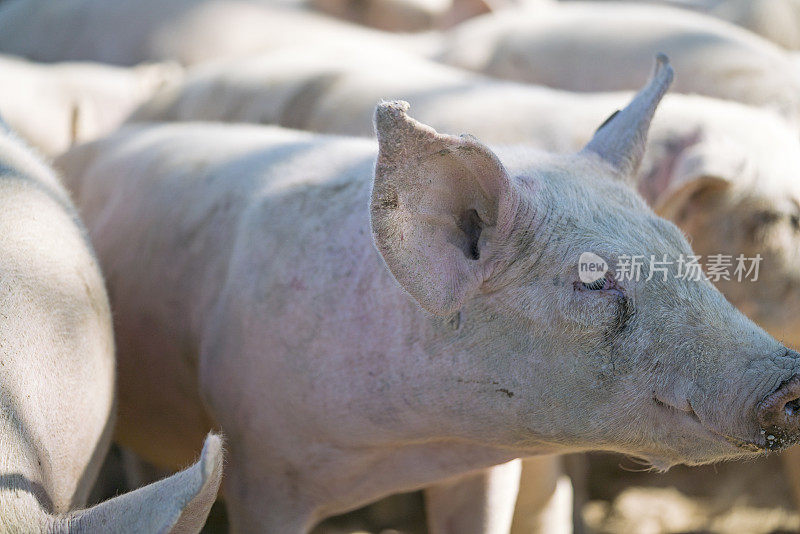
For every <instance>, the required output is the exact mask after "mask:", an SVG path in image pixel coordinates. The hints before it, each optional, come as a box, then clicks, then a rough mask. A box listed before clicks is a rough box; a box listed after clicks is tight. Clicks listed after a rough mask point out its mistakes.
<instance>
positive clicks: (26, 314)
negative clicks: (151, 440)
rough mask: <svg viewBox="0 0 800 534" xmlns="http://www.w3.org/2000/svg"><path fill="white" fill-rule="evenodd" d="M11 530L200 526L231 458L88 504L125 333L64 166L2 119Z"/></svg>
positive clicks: (1, 356) (2, 508) (0, 212)
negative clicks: (56, 169) (115, 318)
mask: <svg viewBox="0 0 800 534" xmlns="http://www.w3.org/2000/svg"><path fill="white" fill-rule="evenodd" d="M0 235H1V236H2V237H1V238H0V301H2V313H1V314H0V315H2V321H0V365H2V369H3V372H2V378H0V403H2V416H0V442H2V447H0V480H2V484H0V530H2V531H3V532H49V533H67V532H70V533H83V532H86V533H92V532H120V533H122V532H184V533H185V532H199V531H200V528H201V527H202V525H203V523H204V522H205V518H206V516H207V514H208V510H209V508H210V506H211V504H212V503H213V501H214V498H215V496H216V492H217V488H218V486H219V482H220V477H221V470H222V463H221V462H222V452H221V449H220V439H219V438H218V437H216V436H210V437H209V438H208V441H207V443H206V447H205V449H204V453H203V456H202V458H201V460H200V462H198V463H197V464H196V465H195V466H193V467H191V468H189V469H187V470H186V471H184V472H181V473H178V474H177V475H174V476H173V477H170V478H167V479H164V480H162V481H160V482H156V483H154V484H152V485H150V486H147V487H145V488H142V489H140V490H137V491H135V492H132V493H128V494H125V495H122V496H119V497H116V498H114V499H111V500H109V501H106V502H104V503H101V504H99V505H97V506H94V507H92V508H89V509H86V510H77V511H76V508H79V507H81V506H83V505H85V503H86V499H87V496H88V493H89V490H90V488H91V485H92V483H93V482H94V479H95V477H96V476H97V472H98V469H99V468H100V464H101V463H102V460H103V457H104V455H105V453H106V451H107V449H108V445H109V442H110V439H111V433H112V432H111V429H112V426H113V408H114V368H115V365H114V341H113V336H112V331H111V315H110V312H109V305H108V299H107V297H106V292H105V287H104V283H103V279H102V276H101V274H100V269H99V267H98V264H97V261H96V259H95V257H94V255H93V253H92V250H91V248H90V246H89V244H88V242H87V240H86V236H85V233H84V230H83V227H82V226H81V223H80V222H79V221H78V219H77V216H76V214H75V212H74V209H73V208H72V205H71V203H70V200H69V197H68V195H67V193H66V191H65V190H64V189H63V187H62V186H61V184H60V183H59V181H58V179H57V178H56V177H55V175H54V173H53V172H52V171H51V170H50V169H49V168H48V167H46V166H45V165H44V164H43V163H42V162H40V161H39V160H38V159H37V158H36V157H35V156H33V155H32V153H31V152H30V151H29V150H28V148H27V147H26V146H24V145H23V143H22V141H21V140H19V139H18V138H16V137H15V136H14V134H12V133H11V132H10V130H9V129H8V127H7V125H5V124H3V123H0Z"/></svg>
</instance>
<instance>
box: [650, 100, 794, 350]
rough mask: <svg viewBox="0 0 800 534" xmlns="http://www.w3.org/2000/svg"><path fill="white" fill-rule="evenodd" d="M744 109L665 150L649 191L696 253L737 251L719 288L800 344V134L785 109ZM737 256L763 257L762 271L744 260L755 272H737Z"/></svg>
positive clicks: (765, 325) (744, 309)
mask: <svg viewBox="0 0 800 534" xmlns="http://www.w3.org/2000/svg"><path fill="white" fill-rule="evenodd" d="M732 111H734V112H735V111H736V110H735V109H734V110H732ZM740 111H741V113H739V114H738V117H739V119H738V120H737V122H735V123H733V124H730V123H727V122H725V119H724V118H722V120H721V121H720V122H721V123H722V127H721V128H713V129H712V128H705V129H700V130H698V131H697V132H696V133H694V134H693V135H692V136H691V139H689V140H688V142H687V143H686V144H685V146H682V147H681V148H680V149H679V150H677V151H676V152H675V153H674V154H673V156H674V157H667V158H663V161H661V162H660V163H661V166H662V167H664V168H665V169H666V172H662V173H661V174H662V175H663V177H664V179H663V180H661V181H660V185H659V186H658V187H656V188H655V189H653V190H652V191H650V196H651V202H652V204H653V206H654V209H655V210H656V212H657V213H658V214H659V215H662V216H664V217H667V218H669V219H670V220H672V221H673V222H675V223H676V224H677V225H678V226H679V227H680V228H681V229H683V230H684V231H685V232H686V233H687V234H688V235H689V236H690V238H691V240H692V246H693V248H694V250H695V252H696V253H697V254H701V255H703V257H704V258H709V257H710V256H711V255H716V254H722V255H723V256H726V257H730V258H732V259H733V261H732V263H733V266H732V268H731V269H730V276H728V277H720V278H719V279H716V280H714V283H715V285H716V286H717V288H718V289H719V290H720V291H722V293H723V294H724V295H725V297H726V298H727V299H728V300H729V301H730V302H731V303H732V304H733V305H734V306H736V307H737V308H738V309H739V310H741V311H742V312H744V313H745V314H746V315H747V316H748V317H750V318H751V319H753V320H754V321H755V322H756V323H758V324H759V325H761V326H762V327H763V328H765V329H766V330H767V331H768V332H769V333H770V334H772V335H773V336H775V337H777V338H778V339H779V340H781V342H783V343H785V344H787V345H789V346H791V347H793V348H798V347H800V268H798V265H800V181H798V180H797V172H798V170H800V140H799V139H798V135H797V131H796V130H795V129H794V128H793V127H791V126H790V125H789V124H787V123H786V122H785V121H783V120H782V119H781V118H780V117H777V116H773V115H771V114H769V113H766V112H764V111H760V110H750V109H746V110H745V109H742V110H740ZM745 123H746V126H745ZM714 126H716V125H714ZM743 126H745V127H743ZM725 130H728V131H725ZM678 144H680V143H678ZM655 172H656V173H658V172H659V170H658V169H656V170H655ZM740 256H741V257H742V258H745V259H750V258H758V257H760V261H758V272H756V271H755V269H754V267H755V264H754V263H753V262H752V261H747V262H746V268H747V269H748V270H750V269H752V271H751V273H750V275H749V276H741V272H742V271H740V272H739V273H735V268H736V266H737V265H738V262H737V261H736V258H739V257H740ZM756 275H757V276H756Z"/></svg>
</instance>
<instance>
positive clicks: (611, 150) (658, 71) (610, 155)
mask: <svg viewBox="0 0 800 534" xmlns="http://www.w3.org/2000/svg"><path fill="white" fill-rule="evenodd" d="M673 76H674V75H673V71H672V67H671V66H670V64H669V60H668V59H667V56H665V55H664V54H659V55H658V56H657V57H656V65H655V69H654V70H653V75H652V76H651V77H650V80H649V81H648V82H647V85H645V86H644V88H642V90H641V91H639V92H638V93H637V94H636V96H635V97H634V98H633V100H632V101H631V102H630V104H628V105H627V106H626V107H625V109H623V110H622V111H618V112H616V113H615V114H613V115H612V116H611V117H609V118H608V119H607V120H606V122H604V123H603V124H602V125H601V126H600V127H599V128H598V129H597V132H595V134H594V137H592V140H591V141H589V144H587V145H586V147H585V148H584V149H583V152H582V153H583V154H588V155H597V156H600V157H601V158H602V159H603V160H604V161H606V162H607V163H609V164H611V167H612V168H613V169H614V171H615V174H616V176H617V177H619V178H621V179H623V180H626V181H628V182H629V183H631V184H633V183H634V182H635V179H636V176H635V175H636V171H637V170H638V169H639V164H640V163H641V162H642V156H643V155H644V147H645V143H646V142H647V131H648V130H649V129H650V120H651V119H652V118H653V114H654V113H655V111H656V107H658V103H659V102H660V101H661V98H662V97H663V96H664V94H665V93H666V92H667V89H669V86H670V84H672V78H673Z"/></svg>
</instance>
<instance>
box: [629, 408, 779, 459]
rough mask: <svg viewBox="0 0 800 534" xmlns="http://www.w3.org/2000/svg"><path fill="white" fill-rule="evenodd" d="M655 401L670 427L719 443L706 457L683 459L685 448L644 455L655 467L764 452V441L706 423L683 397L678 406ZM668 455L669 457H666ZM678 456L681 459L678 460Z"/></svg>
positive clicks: (765, 449)
mask: <svg viewBox="0 0 800 534" xmlns="http://www.w3.org/2000/svg"><path fill="white" fill-rule="evenodd" d="M653 401H654V403H655V404H656V406H657V407H658V410H659V416H660V417H661V418H662V419H663V420H664V421H665V424H667V425H670V426H672V427H673V428H681V429H685V431H686V433H687V434H688V435H689V436H693V437H696V438H697V439H699V440H703V441H711V442H715V443H717V444H718V445H719V446H720V450H719V452H718V453H717V454H715V455H713V456H709V457H707V458H700V457H697V458H691V457H689V458H686V454H685V451H684V452H681V451H675V454H674V456H673V455H658V454H656V455H643V456H644V458H645V459H646V460H647V461H648V462H649V463H650V464H651V465H652V466H653V467H654V468H655V469H657V470H659V471H666V470H667V469H669V468H670V467H672V466H674V465H677V464H687V465H699V464H705V463H710V462H715V461H721V460H728V459H736V458H741V457H743V456H752V455H753V454H758V453H764V452H767V450H768V449H767V448H766V446H765V444H759V443H756V442H755V441H753V440H747V439H743V438H739V437H736V436H731V435H728V434H726V433H724V432H721V431H719V430H717V429H716V428H714V427H713V425H711V424H709V423H707V422H705V421H704V420H703V418H702V417H701V416H700V414H698V413H697V412H695V411H694V409H693V408H692V406H691V403H690V402H689V401H688V400H686V401H685V402H684V403H681V407H676V406H674V405H673V403H672V402H664V401H662V400H660V399H659V398H656V397H654V399H653ZM668 456H669V457H668ZM678 458H680V460H679V459H678Z"/></svg>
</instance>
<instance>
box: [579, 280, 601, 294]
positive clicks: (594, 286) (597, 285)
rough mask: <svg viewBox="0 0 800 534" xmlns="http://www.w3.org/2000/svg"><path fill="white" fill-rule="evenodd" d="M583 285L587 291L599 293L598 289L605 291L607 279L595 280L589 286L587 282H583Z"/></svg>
mask: <svg viewBox="0 0 800 534" xmlns="http://www.w3.org/2000/svg"><path fill="white" fill-rule="evenodd" d="M581 284H583V287H584V288H586V289H590V290H592V291H597V290H598V289H603V288H604V287H605V285H606V279H605V278H600V279H598V280H595V281H594V282H592V283H590V284H587V283H585V282H581Z"/></svg>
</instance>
